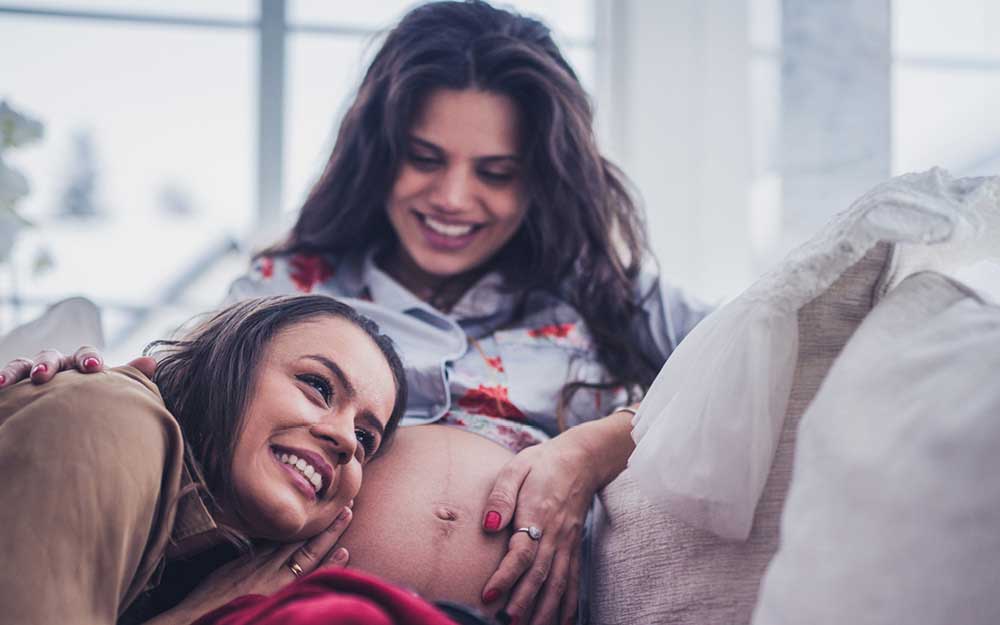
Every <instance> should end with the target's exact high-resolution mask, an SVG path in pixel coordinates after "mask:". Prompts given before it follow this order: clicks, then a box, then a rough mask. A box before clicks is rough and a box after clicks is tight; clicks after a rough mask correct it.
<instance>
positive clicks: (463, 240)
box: [413, 211, 486, 252]
mask: <svg viewBox="0 0 1000 625" xmlns="http://www.w3.org/2000/svg"><path fill="white" fill-rule="evenodd" d="M413 214H414V216H415V217H416V218H417V223H419V224H420V230H421V232H422V233H423V235H424V241H426V243H427V244H428V245H430V246H431V247H432V248H433V249H436V250H438V251H441V252H457V251H459V250H461V249H463V248H465V247H466V246H468V245H469V244H470V243H472V242H473V241H474V240H475V239H476V235H477V234H478V233H479V231H480V230H482V229H483V228H485V227H486V224H473V223H454V222H452V223H449V222H447V221H442V220H441V219H437V218H435V217H431V216H430V215H425V214H423V213H420V212H417V211H413Z"/></svg>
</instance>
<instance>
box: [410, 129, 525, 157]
mask: <svg viewBox="0 0 1000 625" xmlns="http://www.w3.org/2000/svg"><path fill="white" fill-rule="evenodd" d="M410 141H412V142H413V143H415V144H417V145H418V146H420V147H423V148H427V149H428V150H434V151H435V152H444V150H443V149H442V148H441V146H439V145H436V144H434V143H431V142H430V141H428V140H426V139H421V138H420V137H418V136H416V135H410ZM475 160H477V161H514V162H515V163H519V162H521V159H520V158H519V157H518V156H517V155H516V154H490V155H487V156H477V157H476V158H475Z"/></svg>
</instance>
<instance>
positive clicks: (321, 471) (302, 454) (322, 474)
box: [271, 445, 333, 499]
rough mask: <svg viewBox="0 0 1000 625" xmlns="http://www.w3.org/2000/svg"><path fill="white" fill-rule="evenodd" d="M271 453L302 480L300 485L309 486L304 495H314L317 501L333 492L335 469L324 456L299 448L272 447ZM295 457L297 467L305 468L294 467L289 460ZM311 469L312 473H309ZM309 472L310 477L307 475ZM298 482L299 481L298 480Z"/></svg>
mask: <svg viewBox="0 0 1000 625" xmlns="http://www.w3.org/2000/svg"><path fill="white" fill-rule="evenodd" d="M271 453H272V454H273V455H274V457H275V460H277V461H278V463H279V464H281V465H282V466H284V467H285V468H286V470H288V471H290V472H292V473H293V474H294V475H295V476H296V477H299V478H301V482H300V483H304V484H306V485H307V487H306V488H305V489H303V493H304V494H308V495H312V496H313V497H315V498H316V499H322V498H323V497H324V496H325V495H326V494H327V493H329V492H330V491H331V486H332V484H333V467H332V466H330V464H329V463H328V462H327V461H326V460H325V459H324V458H323V456H322V455H320V454H318V453H316V452H313V451H309V450H308V449H302V448H298V447H284V446H280V445H272V446H271ZM291 457H294V459H295V461H296V465H303V468H298V467H297V466H295V465H292V464H291V463H290V462H289V461H288V460H289V459H291ZM309 468H311V469H312V471H309ZM306 472H309V473H310V475H306ZM316 476H318V479H319V480H320V485H319V488H316V482H315V481H314V480H316ZM297 481H298V480H297Z"/></svg>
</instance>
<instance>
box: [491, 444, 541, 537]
mask: <svg viewBox="0 0 1000 625" xmlns="http://www.w3.org/2000/svg"><path fill="white" fill-rule="evenodd" d="M522 453H524V452H522ZM521 457H522V456H521V454H518V455H517V456H514V458H513V459H511V461H510V462H508V463H507V464H506V465H504V468H503V469H501V470H500V474H499V475H497V480H496V482H494V484H493V490H492V491H490V494H489V496H488V497H487V498H486V514H484V515H483V529H484V530H486V531H487V532H496V531H499V530H500V529H501V528H503V527H505V526H506V525H507V524H508V523H510V520H511V519H512V518H513V517H514V508H515V506H516V505H517V494H518V492H520V490H521V484H523V483H524V480H525V479H526V478H527V477H528V473H529V472H530V470H531V465H530V464H529V463H527V462H523V461H521Z"/></svg>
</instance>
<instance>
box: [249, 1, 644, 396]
mask: <svg viewBox="0 0 1000 625" xmlns="http://www.w3.org/2000/svg"><path fill="white" fill-rule="evenodd" d="M442 88H444V89H469V88H474V89H480V90H485V91H489V92H494V93H498V94H502V95H505V96H507V97H509V98H511V100H512V101H514V102H515V103H516V105H517V108H518V111H519V115H520V120H521V128H522V132H523V138H522V151H523V153H522V155H521V157H522V160H523V165H522V167H521V171H522V172H524V173H523V174H522V176H523V179H524V189H525V200H526V202H527V212H526V216H525V220H524V222H523V224H522V226H521V228H520V229H519V230H518V232H517V233H515V235H514V236H513V237H512V239H511V240H510V241H509V242H508V243H507V244H506V246H505V248H504V249H502V250H501V251H500V252H498V253H497V254H496V255H495V257H494V258H493V259H492V260H491V261H490V265H491V266H490V269H496V270H498V271H500V272H501V273H502V275H503V276H504V278H505V282H506V285H507V288H508V289H510V290H511V291H512V292H514V293H515V294H516V295H517V296H518V297H519V300H518V301H519V302H521V303H522V304H523V303H524V302H525V301H526V298H527V296H528V295H529V294H530V293H531V292H534V291H542V292H546V293H553V294H556V295H558V296H559V297H562V298H564V299H566V300H567V301H568V302H569V303H570V304H571V305H573V306H574V307H575V308H576V309H577V310H578V312H579V313H580V315H581V316H582V318H583V320H584V322H585V323H586V325H587V328H588V330H589V331H590V333H591V335H592V337H593V340H594V344H595V347H596V355H597V357H598V359H599V360H600V361H601V363H602V364H603V365H604V368H605V369H606V371H607V378H606V379H605V380H604V381H603V383H601V384H584V383H581V382H571V383H569V384H567V385H566V386H565V387H564V389H563V393H562V401H561V402H560V405H565V403H566V402H568V400H569V398H570V397H571V396H572V394H573V392H575V391H576V390H577V389H579V388H580V387H596V388H610V387H614V386H619V385H623V386H625V388H627V389H628V390H629V394H630V396H631V397H633V398H634V397H635V395H636V394H637V393H638V392H640V391H639V389H645V388H648V386H649V384H650V383H651V382H652V380H653V378H654V377H655V376H656V373H657V372H658V370H659V367H660V366H661V365H662V362H658V361H657V359H656V358H655V357H653V356H651V355H650V351H649V350H648V349H647V348H645V346H643V345H640V344H639V343H640V339H639V338H638V335H637V334H636V333H634V332H633V331H632V330H633V329H634V328H636V327H638V325H639V323H640V322H641V315H642V310H641V300H642V298H643V297H647V296H649V293H639V287H638V276H639V270H640V265H641V263H642V262H644V261H645V260H647V258H648V257H649V254H648V247H647V242H646V235H645V229H644V225H643V222H642V216H641V212H640V210H639V209H638V207H637V206H636V203H635V201H634V200H633V198H632V195H631V193H630V191H629V189H628V186H627V183H626V181H625V178H624V176H623V175H622V174H621V172H620V171H619V170H618V169H617V168H615V167H614V165H612V164H611V163H610V162H608V161H607V160H606V159H605V158H603V157H602V156H601V154H600V152H599V150H598V148H597V142H596V139H595V137H594V132H593V111H592V108H591V104H590V101H589V99H588V97H587V95H586V93H585V91H584V89H583V87H582V86H581V84H580V81H579V80H578V78H577V76H576V74H575V73H574V71H573V69H572V68H571V67H570V65H569V63H567V62H566V59H565V58H564V57H563V56H562V54H561V52H560V51H559V48H558V47H557V46H556V44H555V42H554V41H553V39H552V36H551V33H550V31H549V29H548V27H546V26H545V25H544V24H543V23H541V22H539V21H537V20H534V19H531V18H527V17H523V16H521V15H518V14H516V13H513V12H510V11H505V10H500V9H497V8H494V7H492V6H490V5H489V4H487V3H486V2H480V1H469V2H432V3H429V4H425V5H422V6H419V7H417V8H415V9H413V10H412V11H410V12H409V13H408V14H407V15H406V16H405V17H403V19H402V20H401V21H400V23H399V24H398V25H397V26H396V27H395V28H394V29H392V31H390V32H389V34H388V35H387V37H386V40H385V42H384V44H383V45H382V47H381V49H380V50H379V51H378V53H377V55H376V56H375V59H374V61H373V62H372V64H371V66H370V67H369V68H368V71H367V72H366V74H365V77H364V80H363V81H362V83H361V86H360V87H359V90H358V93H357V96H356V98H355V100H354V102H353V104H352V105H351V106H350V108H349V109H348V111H347V113H346V115H345V116H344V118H343V121H342V122H341V125H340V130H339V133H338V135H337V140H336V144H335V145H334V148H333V153H332V154H331V155H330V159H329V161H328V163H327V165H326V168H325V170H324V172H323V174H322V176H321V178H320V179H319V181H318V182H317V183H316V185H315V186H314V187H313V189H312V191H311V193H310V194H309V197H308V198H307V200H306V202H305V204H304V206H303V207H302V211H301V213H300V215H299V218H298V221H297V223H296V224H295V226H294V227H293V228H292V231H291V233H290V235H289V237H288V239H287V240H286V241H285V242H284V243H283V244H281V245H278V246H276V247H274V248H272V249H270V250H268V251H267V252H265V253H291V252H307V253H332V254H336V255H340V254H344V255H346V254H351V253H357V252H363V251H364V250H367V249H370V248H371V247H372V246H378V245H393V244H395V233H394V231H393V229H392V227H391V225H390V223H389V220H388V217H387V213H386V203H387V201H388V196H389V192H390V190H391V188H392V186H393V183H394V181H395V178H396V175H397V172H398V171H399V167H400V163H401V162H402V160H403V159H404V158H405V154H406V149H407V146H408V143H409V131H410V128H411V125H412V123H413V121H414V119H415V115H416V114H417V113H418V112H419V107H420V105H421V103H422V102H423V101H424V99H425V98H426V97H427V95H428V94H429V93H430V92H432V91H434V90H436V89H442ZM432 303H434V302H432ZM515 322H516V319H515Z"/></svg>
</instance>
